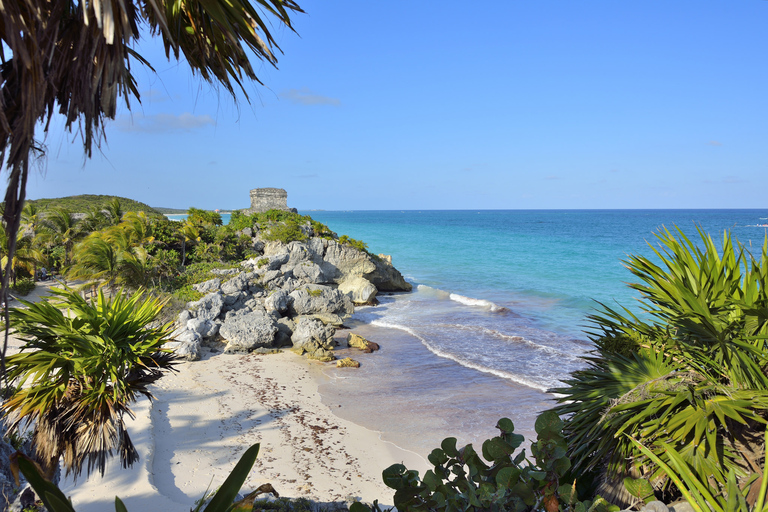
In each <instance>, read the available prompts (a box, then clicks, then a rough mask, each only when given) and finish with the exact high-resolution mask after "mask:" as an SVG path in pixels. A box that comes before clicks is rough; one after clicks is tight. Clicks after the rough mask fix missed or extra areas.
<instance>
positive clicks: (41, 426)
mask: <svg viewBox="0 0 768 512" xmlns="http://www.w3.org/2000/svg"><path fill="white" fill-rule="evenodd" d="M51 292H52V293H53V297H51V298H45V299H43V300H41V301H39V302H35V303H31V302H26V301H22V303H23V304H24V306H25V307H24V308H13V309H11V310H10V319H11V324H12V326H13V328H14V329H15V330H16V334H17V336H19V337H20V338H21V339H22V340H24V342H25V344H24V347H23V348H22V351H21V352H20V353H18V354H14V355H12V356H9V357H8V359H7V365H8V376H9V378H10V379H13V380H15V381H16V383H17V384H18V386H17V387H16V388H15V392H14V394H13V395H12V396H11V398H10V399H9V400H8V401H7V402H6V403H5V404H4V405H3V409H4V410H5V412H7V413H8V414H9V416H10V418H12V421H11V425H10V430H11V431H13V430H17V429H18V428H19V427H20V426H22V425H27V426H31V427H32V438H33V441H34V445H35V447H36V450H37V455H38V457H39V460H40V461H41V462H42V466H43V469H44V471H45V473H46V474H47V476H48V477H49V478H50V477H51V476H52V474H53V472H54V471H55V470H56V467H57V466H58V463H59V461H60V460H61V462H63V464H64V467H65V469H66V471H67V473H68V474H69V473H70V472H71V473H73V474H74V475H75V477H77V476H78V475H79V474H80V473H81V472H82V470H83V469H86V471H87V472H88V473H90V472H91V471H92V470H93V469H98V470H99V471H100V472H101V473H102V474H103V473H104V469H105V464H106V461H107V459H108V458H109V457H111V456H112V454H113V453H115V452H116V453H119V454H120V458H121V459H122V462H123V464H124V465H127V466H129V465H132V464H133V463H134V462H136V461H137V460H138V453H137V452H136V449H135V448H134V446H133V443H132V442H131V439H130V437H129V435H128V432H127V430H126V426H125V423H124V421H123V417H124V415H125V414H128V415H130V414H131V411H130V405H131V404H132V403H133V402H135V401H136V399H137V397H138V395H144V396H146V397H148V398H150V399H152V393H151V392H150V391H149V387H148V386H149V385H150V384H151V383H153V382H155V381H156V380H157V379H159V378H160V377H161V376H162V375H163V374H164V371H165V370H169V369H171V365H172V364H173V361H172V355H171V353H170V352H169V351H165V350H163V348H162V346H163V344H164V343H165V342H166V341H167V340H168V338H169V336H170V333H171V326H170V325H165V326H153V327H150V325H154V324H153V322H154V321H155V319H156V318H157V316H158V314H159V313H160V310H161V309H162V307H163V303H161V302H160V301H158V300H157V299H155V298H152V297H148V296H146V295H145V294H144V293H143V292H141V291H139V292H136V293H134V294H132V295H128V294H125V293H118V294H116V295H115V296H113V297H112V298H106V297H105V296H104V294H103V293H101V292H99V294H98V298H97V300H96V301H94V303H89V302H87V301H85V300H84V299H82V298H81V297H80V296H79V295H78V294H77V293H75V292H74V291H72V290H62V289H52V290H51Z"/></svg>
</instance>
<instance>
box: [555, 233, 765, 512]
mask: <svg viewBox="0 0 768 512" xmlns="http://www.w3.org/2000/svg"><path fill="white" fill-rule="evenodd" d="M699 235H700V241H699V242H698V243H694V242H693V241H691V240H690V239H688V238H687V237H686V236H685V234H684V233H683V232H682V231H679V230H678V231H677V234H676V235H673V234H672V233H671V232H669V231H668V230H663V231H661V232H660V233H659V235H658V239H659V242H660V248H659V249H654V253H655V259H651V258H646V257H643V256H631V257H630V258H629V260H628V261H627V262H626V265H627V268H628V269H629V270H630V271H631V272H632V273H633V274H634V276H635V277H636V278H638V279H639V280H640V282H639V283H635V284H631V285H630V286H631V287H632V288H633V289H634V290H636V291H638V292H639V293H640V294H641V296H642V299H641V309H642V310H643V316H642V318H641V317H640V316H638V315H635V314H633V313H632V312H631V311H630V310H628V309H626V308H621V309H613V308H610V307H608V306H606V305H601V310H600V311H599V312H597V313H596V314H594V315H592V316H591V317H590V318H591V321H592V323H593V328H592V329H591V331H590V332H589V335H590V338H591V339H592V341H593V342H594V344H595V350H594V351H593V353H592V354H591V355H589V356H588V357H586V358H585V361H586V362H587V368H586V369H584V370H581V371H577V372H575V373H574V374H573V375H572V376H571V378H570V379H569V380H567V381H566V385H565V386H564V387H561V388H558V389H555V390H553V391H555V392H557V393H560V394H561V397H560V398H559V399H558V400H559V402H560V405H558V406H557V407H556V408H555V411H557V412H558V413H559V414H561V415H563V416H564V417H566V418H567V419H566V425H565V429H564V432H565V434H566V437H567V439H568V445H569V455H570V457H571V460H572V461H573V466H574V467H573V472H574V474H575V475H576V476H577V478H581V479H589V478H590V477H595V476H597V477H598V480H601V481H602V484H601V485H603V487H602V488H599V490H600V491H601V492H603V493H606V494H608V492H607V489H608V487H609V486H610V482H611V481H616V480H621V479H622V478H624V477H626V476H633V477H637V476H641V477H645V478H648V479H650V480H652V481H653V482H654V484H655V486H656V488H657V489H661V490H669V491H671V492H673V493H676V492H679V491H681V489H679V488H677V490H675V485H674V484H675V475H672V474H669V473H668V472H667V471H666V470H665V469H664V468H665V467H670V465H671V464H672V463H673V461H672V457H674V456H673V455H671V454H672V453H678V454H679V456H680V460H681V461H683V462H684V463H685V465H686V466H685V467H686V471H689V472H690V475H691V476H692V478H695V479H696V480H697V481H698V482H699V483H700V484H701V485H703V486H706V487H708V488H710V489H712V492H713V493H714V494H719V495H727V494H728V493H729V489H730V487H729V483H728V482H729V478H731V477H730V475H733V478H735V481H736V482H737V483H738V486H739V487H743V486H747V485H749V486H751V491H752V492H751V493H750V503H749V504H750V506H751V505H754V503H755V500H756V499H757V496H758V490H759V487H760V483H759V482H758V481H756V480H754V479H753V478H752V475H753V474H755V473H758V472H759V470H758V468H759V462H760V460H762V459H764V456H765V442H764V440H763V438H762V435H761V434H762V432H763V429H764V428H765V427H764V426H765V423H766V417H768V376H766V371H765V369H766V367H767V365H768V350H767V349H766V340H767V339H768V240H766V243H765V244H764V245H763V247H762V254H761V257H760V258H759V259H756V258H755V257H753V256H752V254H750V253H749V251H748V250H747V248H746V247H744V246H743V245H742V244H740V243H739V242H738V241H736V240H733V239H732V238H731V237H730V235H729V234H728V233H725V234H724V237H723V243H722V246H721V248H720V250H718V248H717V246H716V245H715V243H714V241H713V240H712V238H711V237H710V236H708V235H706V234H705V233H704V232H702V231H701V230H699ZM634 439H636V440H637V442H639V443H641V444H642V445H643V446H644V447H646V449H645V450H641V449H640V448H639V447H638V445H637V443H636V442H635V441H634ZM649 453H650V454H653V457H651V456H649V455H648V454H649ZM656 459H658V460H659V461H662V462H663V463H664V465H660V464H659V463H657V462H656Z"/></svg>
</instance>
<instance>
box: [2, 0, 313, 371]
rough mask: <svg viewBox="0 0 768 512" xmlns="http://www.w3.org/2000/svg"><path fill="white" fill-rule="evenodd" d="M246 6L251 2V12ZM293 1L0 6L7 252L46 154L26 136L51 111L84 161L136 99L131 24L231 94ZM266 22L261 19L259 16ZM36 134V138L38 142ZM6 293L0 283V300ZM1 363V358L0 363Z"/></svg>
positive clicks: (271, 56)
mask: <svg viewBox="0 0 768 512" xmlns="http://www.w3.org/2000/svg"><path fill="white" fill-rule="evenodd" d="M254 4H255V5H254ZM295 12H303V11H302V10H301V8H300V7H299V6H298V4H296V3H295V1H294V0H254V2H253V3H252V2H251V1H250V0H226V1H225V0H207V1H199V0H174V1H170V0H143V1H136V2H134V1H123V0H105V1H104V2H81V1H76V0H60V1H56V2H50V1H48V0H27V1H24V2H14V1H12V2H3V5H2V8H0V17H1V19H0V46H1V47H2V48H3V51H2V55H3V57H2V59H1V62H0V162H5V164H6V166H7V167H8V170H9V173H8V184H7V188H6V193H5V200H4V201H3V203H4V204H5V210H4V213H3V221H4V224H5V229H6V232H7V234H8V240H9V241H10V245H9V251H10V253H11V254H13V252H14V251H15V243H16V233H17V232H18V229H19V224H20V222H21V212H22V209H23V207H24V200H25V196H26V184H27V178H28V176H29V165H30V163H31V162H34V159H35V158H40V157H42V156H43V155H44V154H45V148H44V146H43V144H42V143H41V142H39V139H38V138H36V137H35V134H36V132H35V130H37V129H38V128H42V131H43V133H47V130H48V127H49V126H50V120H51V118H52V117H53V116H54V114H62V115H63V117H64V124H65V128H67V129H69V130H70V131H72V129H73V127H76V128H77V130H78V132H79V133H81V134H82V141H83V150H84V152H85V155H86V156H89V157H90V156H91V154H92V149H93V145H94V142H95V144H96V146H97V147H99V146H100V145H101V142H102V141H103V140H104V121H105V120H106V119H114V118H115V114H116V112H117V103H118V98H120V97H123V98H124V99H125V102H126V106H127V107H128V108H129V109H130V100H131V99H136V100H138V99H139V92H138V90H137V87H136V81H135V79H134V77H133V75H132V73H131V70H132V68H131V64H133V65H134V66H135V65H136V64H137V63H139V64H145V65H147V66H149V63H148V62H147V61H146V60H145V59H144V58H143V57H141V55H139V54H138V53H137V52H136V51H135V49H134V45H135V44H136V43H137V42H138V40H139V38H140V37H141V33H140V30H139V27H140V26H146V27H148V29H149V34H151V35H152V36H157V37H159V38H160V39H161V40H162V43H163V45H164V47H165V50H166V55H167V56H169V58H170V56H171V55H173V57H174V58H175V59H176V60H180V59H181V57H182V55H183V57H184V60H185V62H186V63H187V64H188V65H189V66H190V68H191V69H192V71H193V72H194V73H199V74H200V76H201V77H202V78H203V79H204V80H206V81H209V82H211V83H215V84H220V85H221V86H222V87H224V89H226V90H227V91H228V92H230V93H231V94H232V95H233V96H234V95H235V87H238V88H239V89H240V90H242V92H243V94H244V95H245V98H246V99H247V98H248V95H247V93H246V91H245V89H244V82H245V81H246V80H255V81H258V78H257V76H256V74H255V72H254V67H253V65H252V62H251V57H252V56H255V57H256V58H257V59H259V60H264V61H266V62H268V63H270V64H272V65H276V63H277V59H276V57H275V53H274V51H273V50H279V46H278V45H277V43H276V42H275V40H274V38H273V36H272V33H271V32H270V30H269V26H270V23H271V19H274V20H276V21H277V23H278V25H279V26H286V27H288V28H291V29H292V24H291V18H290V15H291V14H293V13H295ZM267 16H269V18H267ZM42 138H44V137H40V139H42ZM7 286H8V275H7V272H4V273H3V276H2V292H0V293H2V295H3V297H5V293H7ZM0 363H1V361H0Z"/></svg>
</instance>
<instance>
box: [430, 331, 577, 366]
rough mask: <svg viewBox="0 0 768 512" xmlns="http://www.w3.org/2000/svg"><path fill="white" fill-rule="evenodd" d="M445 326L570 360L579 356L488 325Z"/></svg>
mask: <svg viewBox="0 0 768 512" xmlns="http://www.w3.org/2000/svg"><path fill="white" fill-rule="evenodd" d="M443 326H444V327H445V328H449V329H455V330H461V331H472V332H476V333H482V334H484V335H486V336H490V337H492V338H498V339H502V340H506V341H510V342H512V343H522V344H523V345H527V346H529V347H531V348H533V349H535V350H540V351H542V352H546V353H547V354H552V355H554V356H558V357H566V358H568V359H570V360H578V359H579V356H577V355H575V354H571V353H568V352H566V351H563V350H558V349H556V348H554V347H549V346H547V345H542V344H540V343H536V342H535V341H533V340H530V339H528V338H526V337H525V336H519V335H516V334H505V333H503V332H501V331H497V330H496V329H489V328H488V327H483V326H476V325H466V324H443Z"/></svg>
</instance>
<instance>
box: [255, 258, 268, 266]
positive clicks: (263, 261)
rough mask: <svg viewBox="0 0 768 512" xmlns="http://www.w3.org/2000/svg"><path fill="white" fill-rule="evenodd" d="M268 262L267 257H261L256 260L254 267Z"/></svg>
mask: <svg viewBox="0 0 768 512" xmlns="http://www.w3.org/2000/svg"><path fill="white" fill-rule="evenodd" d="M268 264H269V258H261V259H260V260H259V261H257V262H256V267H258V268H261V267H263V266H264V265H268Z"/></svg>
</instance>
